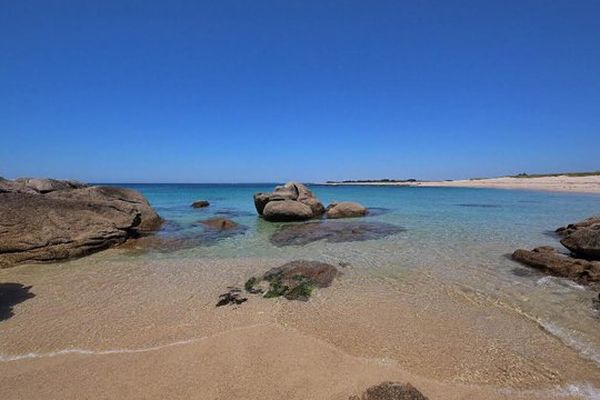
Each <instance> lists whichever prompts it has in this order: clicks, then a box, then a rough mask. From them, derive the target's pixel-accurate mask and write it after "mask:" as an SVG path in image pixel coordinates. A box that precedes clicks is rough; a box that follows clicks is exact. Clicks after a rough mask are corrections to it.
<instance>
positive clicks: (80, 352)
mask: <svg viewBox="0 0 600 400" xmlns="http://www.w3.org/2000/svg"><path fill="white" fill-rule="evenodd" d="M269 325H272V324H270V323H269V324H255V325H248V326H243V327H240V328H233V329H230V330H228V331H224V332H219V333H216V334H214V335H209V336H201V337H196V338H191V339H186V340H178V341H175V342H170V343H166V344H162V345H157V346H150V347H142V348H137V349H127V348H124V349H108V350H90V349H63V350H56V351H49V352H44V353H36V352H31V353H25V354H16V355H5V354H0V362H12V361H20V360H30V359H38V358H51V357H60V356H67V355H93V356H102V355H110V354H135V353H147V352H151V351H157V350H162V349H166V348H169V347H177V346H184V345H187V344H191V343H196V342H201V341H203V340H207V339H210V338H214V337H218V336H222V335H225V334H227V333H231V332H238V331H243V330H247V329H253V328H258V327H263V326H269Z"/></svg>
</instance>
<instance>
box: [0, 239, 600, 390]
mask: <svg viewBox="0 0 600 400" xmlns="http://www.w3.org/2000/svg"><path fill="white" fill-rule="evenodd" d="M114 253H116V251H114V252H113V251H111V252H107V254H105V255H98V256H94V257H92V258H90V259H87V260H85V261H84V260H78V261H75V262H71V263H68V264H65V265H63V267H61V268H55V267H54V266H23V267H17V268H12V269H9V270H4V271H1V274H0V277H1V278H2V279H3V280H4V281H7V280H20V281H22V282H25V283H27V284H30V285H32V286H33V287H34V288H35V292H36V297H35V298H33V299H31V300H29V301H28V302H26V303H24V304H23V307H22V308H21V309H20V311H21V312H20V314H19V316H18V317H15V318H11V319H9V320H8V321H5V322H4V323H3V326H2V337H3V341H5V343H4V346H3V352H4V354H2V359H1V360H0V395H1V397H2V398H3V399H6V400H9V399H23V398H28V399H42V398H44V399H81V398H107V399H108V398H110V399H116V398H127V399H162V398H167V397H168V398H171V399H231V398H244V399H278V398H289V399H306V398H310V399H333V400H346V399H348V397H349V396H351V395H352V394H356V393H360V392H361V391H362V390H364V389H365V388H366V387H368V386H370V385H373V384H378V383H380V382H382V381H385V380H394V381H400V382H411V383H412V384H413V385H415V386H417V387H419V389H420V390H422V391H423V392H424V393H425V394H427V395H428V396H429V398H431V399H483V398H485V399H547V398H551V397H554V396H561V397H562V398H567V399H568V398H579V397H578V395H579V394H586V390H588V389H586V386H581V387H578V386H573V385H572V384H569V382H586V385H590V384H591V385H593V386H595V387H598V386H600V372H599V370H598V369H597V368H596V367H595V365H594V364H593V363H592V362H591V361H589V360H585V359H583V358H581V357H580V356H579V355H578V354H577V352H575V351H573V350H571V349H570V348H568V347H566V346H564V345H563V344H562V343H561V341H560V340H557V339H556V338H555V337H554V336H552V335H550V334H548V333H547V332H545V331H544V330H543V329H540V326H539V325H538V323H537V322H536V321H535V320H532V319H531V318H530V317H528V316H527V315H524V314H522V313H519V312H516V311H518V310H513V309H510V308H507V307H506V305H502V304H500V303H496V304H494V300H493V299H489V298H486V297H485V296H482V294H481V293H477V292H474V291H472V290H471V289H469V288H467V287H465V288H462V289H460V288H457V287H453V286H451V285H446V284H444V283H443V282H441V281H438V280H437V279H436V278H435V277H433V276H431V277H427V276H425V275H423V271H421V272H418V273H416V276H417V278H416V280H413V281H412V282H411V283H410V284H403V283H402V281H390V280H387V279H375V280H373V279H369V278H368V276H366V275H365V272H364V271H361V270H360V268H355V267H347V268H346V269H345V270H344V275H343V277H341V278H340V279H339V280H338V281H337V282H336V284H335V286H333V287H332V288H329V289H324V290H321V291H319V292H318V293H317V294H316V295H315V296H314V297H313V298H311V299H310V301H308V302H288V301H286V300H276V301H273V300H269V299H261V298H256V299H255V298H253V299H252V301H250V302H248V303H247V304H243V305H242V306H240V307H223V308H215V307H214V301H215V299H216V298H217V296H218V294H219V293H220V292H221V291H223V288H225V287H227V286H228V285H231V284H235V285H240V284H241V283H242V282H243V279H242V277H243V276H245V275H248V274H252V273H255V272H256V271H258V270H260V269H263V268H265V267H269V266H271V265H273V264H276V263H274V262H273V261H265V260H261V259H249V260H245V261H241V260H239V259H232V260H220V261H217V260H196V261H174V260H162V261H149V260H137V261H131V260H127V259H125V260H120V259H119V258H118V257H117V258H113V259H111V258H110V256H111V255H114ZM106 256H109V257H106ZM169 270H171V271H177V272H176V273H170V274H166V275H165V274H164V273H161V271H169ZM131 273H135V276H136V277H137V278H136V279H135V280H131V279H123V278H125V277H127V276H131ZM426 274H427V273H426ZM418 276H421V278H418ZM432 279H433V280H432ZM140 288H144V290H141V289H140ZM374 310H376V312H374ZM125 321H126V323H125ZM498 321H502V324H501V325H499V324H498ZM25 337H26V338H27V339H24V338H25ZM8 349H10V350H8ZM449 349H451V351H448V350H449ZM589 390H594V389H589Z"/></svg>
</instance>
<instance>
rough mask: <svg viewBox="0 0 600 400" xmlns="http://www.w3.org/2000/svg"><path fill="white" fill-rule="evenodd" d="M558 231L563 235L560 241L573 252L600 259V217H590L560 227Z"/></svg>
mask: <svg viewBox="0 0 600 400" xmlns="http://www.w3.org/2000/svg"><path fill="white" fill-rule="evenodd" d="M557 233H558V234H559V235H561V236H562V237H563V238H562V239H561V241H560V243H561V244H562V245H563V246H565V247H566V248H567V249H569V250H571V252H572V253H574V254H576V255H578V256H581V257H585V258H590V259H594V260H600V218H598V217H594V218H589V219H586V220H585V221H581V222H579V223H577V224H573V225H569V226H567V227H566V228H562V229H561V228H559V230H557Z"/></svg>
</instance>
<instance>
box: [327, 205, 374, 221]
mask: <svg viewBox="0 0 600 400" xmlns="http://www.w3.org/2000/svg"><path fill="white" fill-rule="evenodd" d="M365 215H367V209H366V208H365V207H364V206H363V205H362V204H359V203H355V202H352V201H342V202H339V203H331V204H330V205H329V206H328V207H327V213H326V216H327V218H331V219H336V218H355V217H364V216H365Z"/></svg>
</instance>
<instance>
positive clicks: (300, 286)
mask: <svg viewBox="0 0 600 400" xmlns="http://www.w3.org/2000/svg"><path fill="white" fill-rule="evenodd" d="M263 280H265V281H267V282H269V290H267V292H266V293H265V294H264V297H265V298H268V299H269V298H274V297H282V296H283V297H285V298H286V299H288V300H307V299H308V298H309V297H310V295H311V294H312V292H313V289H314V288H315V285H314V283H313V282H312V281H311V280H310V279H309V278H307V277H305V276H302V275H294V276H292V277H291V278H286V282H284V280H283V275H282V274H281V273H278V274H273V275H269V276H265V277H264V278H263ZM260 281H261V279H258V278H256V277H251V278H250V279H248V280H247V281H246V283H245V284H244V289H246V291H247V292H248V293H253V294H260V293H263V291H262V290H261V289H259V288H256V285H257V284H258V283H260Z"/></svg>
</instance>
